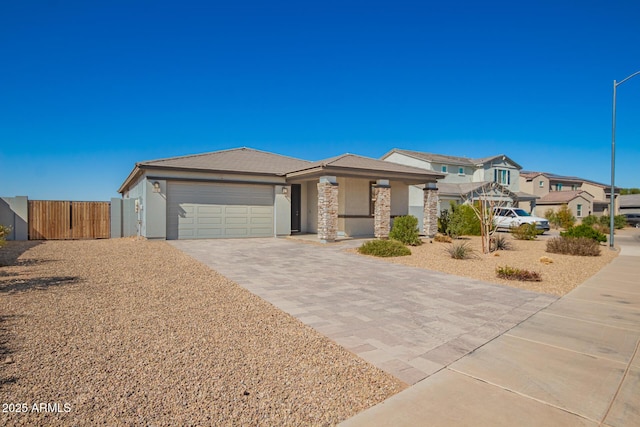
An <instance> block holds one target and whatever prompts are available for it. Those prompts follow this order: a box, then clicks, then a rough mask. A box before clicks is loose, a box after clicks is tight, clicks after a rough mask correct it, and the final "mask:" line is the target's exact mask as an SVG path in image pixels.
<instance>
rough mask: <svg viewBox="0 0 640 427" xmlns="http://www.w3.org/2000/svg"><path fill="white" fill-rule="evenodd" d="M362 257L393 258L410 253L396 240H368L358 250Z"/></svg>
mask: <svg viewBox="0 0 640 427" xmlns="http://www.w3.org/2000/svg"><path fill="white" fill-rule="evenodd" d="M358 252H360V253H361V254H364V255H373V256H379V257H385V258H386V257H395V256H406V255H411V251H410V250H409V248H407V247H406V246H405V245H403V244H402V243H401V242H399V241H397V240H370V241H368V242H365V243H363V244H362V246H360V247H359V248H358Z"/></svg>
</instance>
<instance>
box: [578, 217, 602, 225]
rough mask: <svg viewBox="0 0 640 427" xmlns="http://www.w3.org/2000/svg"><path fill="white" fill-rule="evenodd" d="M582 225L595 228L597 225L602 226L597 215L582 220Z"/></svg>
mask: <svg viewBox="0 0 640 427" xmlns="http://www.w3.org/2000/svg"><path fill="white" fill-rule="evenodd" d="M581 224H583V225H589V226H591V227H593V226H594V225H596V224H600V218H598V217H597V216H595V215H588V216H585V217H584V218H582V222H581Z"/></svg>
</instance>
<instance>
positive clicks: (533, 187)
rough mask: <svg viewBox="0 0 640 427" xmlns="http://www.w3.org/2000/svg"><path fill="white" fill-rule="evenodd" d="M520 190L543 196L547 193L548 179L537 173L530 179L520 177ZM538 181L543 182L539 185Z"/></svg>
mask: <svg viewBox="0 0 640 427" xmlns="http://www.w3.org/2000/svg"><path fill="white" fill-rule="evenodd" d="M519 179H520V191H523V192H525V193H529V194H534V195H536V196H540V197H543V196H545V195H547V194H549V179H548V178H547V177H545V176H544V175H539V176H537V177H535V178H533V179H532V180H531V181H527V179H526V178H524V177H520V178H519ZM540 181H542V182H543V186H542V187H540Z"/></svg>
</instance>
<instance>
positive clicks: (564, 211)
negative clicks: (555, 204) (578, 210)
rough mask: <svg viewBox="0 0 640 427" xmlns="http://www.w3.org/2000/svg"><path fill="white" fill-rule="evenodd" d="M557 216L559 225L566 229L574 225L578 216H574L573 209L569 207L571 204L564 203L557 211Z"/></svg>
mask: <svg viewBox="0 0 640 427" xmlns="http://www.w3.org/2000/svg"><path fill="white" fill-rule="evenodd" d="M556 218H557V219H556V220H557V222H558V225H559V226H560V227H562V228H564V229H567V228H570V227H573V225H574V224H575V223H576V217H574V216H573V214H572V213H571V209H569V206H568V205H566V204H564V205H562V206H561V207H560V209H559V210H558V212H556Z"/></svg>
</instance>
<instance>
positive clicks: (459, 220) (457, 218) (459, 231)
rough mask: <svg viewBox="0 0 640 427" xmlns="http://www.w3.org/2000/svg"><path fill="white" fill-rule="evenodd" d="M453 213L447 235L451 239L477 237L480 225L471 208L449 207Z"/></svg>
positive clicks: (465, 206) (463, 206)
mask: <svg viewBox="0 0 640 427" xmlns="http://www.w3.org/2000/svg"><path fill="white" fill-rule="evenodd" d="M451 208H452V209H453V213H452V214H451V217H450V219H449V226H448V228H447V234H448V235H449V236H451V237H454V238H456V237H459V236H479V235H480V230H481V228H482V227H481V225H480V219H478V217H477V216H476V213H475V212H474V210H473V208H472V207H471V206H469V205H457V206H455V205H453V204H452V205H451Z"/></svg>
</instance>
